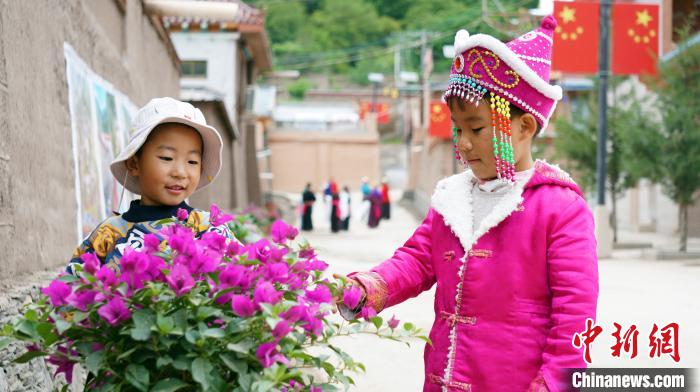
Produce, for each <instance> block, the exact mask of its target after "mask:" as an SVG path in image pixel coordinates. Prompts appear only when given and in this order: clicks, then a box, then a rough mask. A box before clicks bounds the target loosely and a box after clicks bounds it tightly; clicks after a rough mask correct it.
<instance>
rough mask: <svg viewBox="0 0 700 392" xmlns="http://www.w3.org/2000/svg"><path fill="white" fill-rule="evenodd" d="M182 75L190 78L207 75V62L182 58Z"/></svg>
mask: <svg viewBox="0 0 700 392" xmlns="http://www.w3.org/2000/svg"><path fill="white" fill-rule="evenodd" d="M180 72H182V76H187V77H191V78H206V77H207V62H206V61H205V60H184V61H182V62H180Z"/></svg>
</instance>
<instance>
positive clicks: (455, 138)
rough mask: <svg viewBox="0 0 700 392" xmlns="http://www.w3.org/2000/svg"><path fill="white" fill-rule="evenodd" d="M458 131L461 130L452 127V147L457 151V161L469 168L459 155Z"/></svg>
mask: <svg viewBox="0 0 700 392" xmlns="http://www.w3.org/2000/svg"><path fill="white" fill-rule="evenodd" d="M457 131H459V128H457V127H455V126H452V146H454V149H455V159H456V160H457V161H458V162H460V163H461V164H462V165H464V166H467V164H468V163H467V162H466V161H465V160H464V159H462V156H461V155H460V154H459V148H457V142H458V141H459V136H458V135H457Z"/></svg>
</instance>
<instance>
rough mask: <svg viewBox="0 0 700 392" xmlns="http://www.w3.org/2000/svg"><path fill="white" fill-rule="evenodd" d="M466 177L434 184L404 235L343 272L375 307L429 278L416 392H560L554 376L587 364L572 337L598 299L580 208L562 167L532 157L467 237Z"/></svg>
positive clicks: (584, 209) (589, 224) (589, 235)
mask: <svg viewBox="0 0 700 392" xmlns="http://www.w3.org/2000/svg"><path fill="white" fill-rule="evenodd" d="M473 179H474V177H473V175H472V173H471V171H466V172H464V173H460V174H457V175H454V176H452V177H448V178H446V179H443V180H442V181H440V182H439V183H438V184H437V187H436V190H435V193H434V194H433V197H432V201H431V208H430V210H429V212H428V215H427V216H426V218H425V220H424V221H423V223H421V225H420V226H419V227H418V229H416V231H415V232H414V233H413V235H412V236H411V238H410V239H409V240H408V241H407V242H406V243H405V244H404V245H403V246H402V247H401V248H399V249H397V250H396V252H395V253H394V255H393V256H392V257H391V258H390V259H388V260H386V261H384V262H383V263H382V264H380V265H379V266H377V267H375V268H373V269H372V270H371V271H370V272H365V273H355V274H351V276H352V277H354V278H355V279H356V280H357V281H359V282H360V283H361V284H362V285H363V286H364V287H365V289H366V291H367V304H368V305H371V306H373V307H374V308H375V310H377V311H381V310H382V309H384V308H386V307H389V306H392V305H394V304H398V303H400V302H403V301H405V300H406V299H408V298H411V297H415V296H416V295H418V294H420V293H421V292H423V291H425V290H428V289H430V288H431V287H432V286H433V284H435V283H437V288H436V292H435V305H434V309H435V314H436V318H435V321H434V323H433V327H432V329H431V331H430V339H431V340H432V343H433V345H432V346H430V345H426V347H425V354H424V358H425V383H424V386H423V390H424V391H472V392H497V391H507V392H517V391H526V390H528V388H533V389H535V390H540V389H542V390H547V389H549V390H550V391H560V390H566V389H567V387H566V384H565V383H564V382H563V381H562V380H561V379H560V376H559V375H560V374H561V373H559V370H560V369H564V368H576V367H580V368H583V367H586V364H585V362H584V360H583V355H582V353H581V351H580V350H578V349H576V348H574V347H573V346H572V344H571V340H572V336H573V334H574V333H575V332H577V331H583V330H584V327H585V320H586V318H589V317H590V318H592V319H595V312H596V302H597V298H598V266H597V257H596V242H595V238H594V225H593V218H592V216H591V212H590V210H589V208H588V206H587V205H586V202H585V200H584V198H583V197H582V194H581V191H580V190H579V188H578V186H576V184H575V183H574V182H573V181H572V180H571V178H570V177H569V176H568V175H567V174H566V173H565V172H563V171H561V170H560V169H558V168H555V167H553V166H550V165H548V164H546V163H544V162H541V161H538V162H537V163H536V164H535V170H534V172H533V174H532V177H531V178H530V179H529V181H527V183H526V184H525V185H524V186H523V185H519V186H515V187H514V188H513V189H512V190H510V191H509V193H508V194H506V196H504V197H503V199H502V200H501V201H500V202H499V204H498V205H496V207H495V208H494V210H493V211H492V212H491V213H490V214H489V215H488V216H487V217H486V218H485V219H484V220H483V222H482V223H481V225H480V227H479V228H478V229H477V230H476V232H474V231H473V230H472V225H473V222H472V211H471V205H472V203H471V187H472V180H473ZM545 387H546V388H545Z"/></svg>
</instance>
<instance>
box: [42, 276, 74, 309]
mask: <svg viewBox="0 0 700 392" xmlns="http://www.w3.org/2000/svg"><path fill="white" fill-rule="evenodd" d="M41 292H42V293H43V294H44V295H46V296H48V297H49V298H50V299H51V304H52V305H53V306H63V305H65V304H66V303H67V302H66V299H68V296H69V295H70V293H71V288H70V286H68V284H67V283H65V282H62V281H60V280H53V281H51V283H49V287H46V288H43V289H41Z"/></svg>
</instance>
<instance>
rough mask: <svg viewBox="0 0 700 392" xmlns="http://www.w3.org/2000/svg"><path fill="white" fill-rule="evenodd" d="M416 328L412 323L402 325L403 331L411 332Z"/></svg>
mask: <svg viewBox="0 0 700 392" xmlns="http://www.w3.org/2000/svg"><path fill="white" fill-rule="evenodd" d="M415 328H416V327H415V326H414V325H413V323H403V329H405V330H406V331H412V330H413V329H415Z"/></svg>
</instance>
